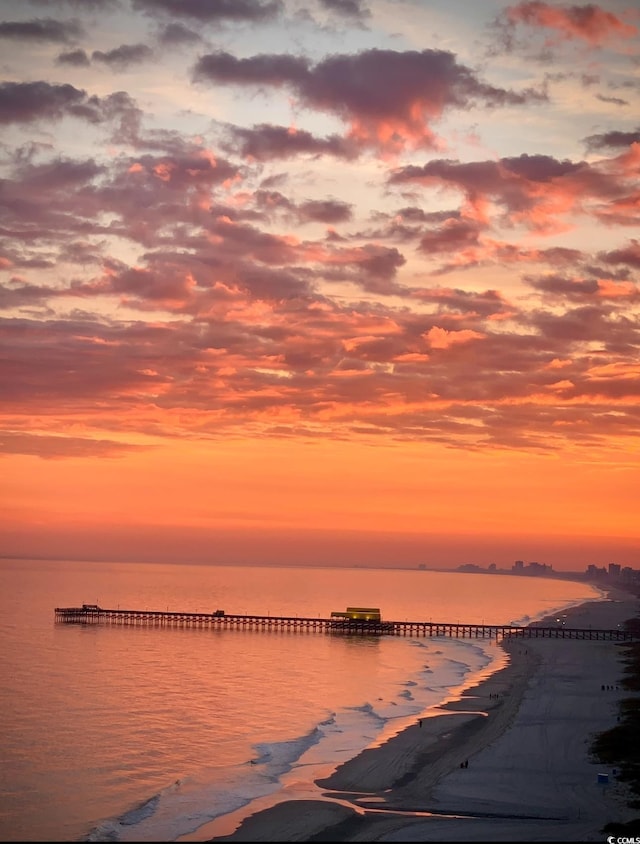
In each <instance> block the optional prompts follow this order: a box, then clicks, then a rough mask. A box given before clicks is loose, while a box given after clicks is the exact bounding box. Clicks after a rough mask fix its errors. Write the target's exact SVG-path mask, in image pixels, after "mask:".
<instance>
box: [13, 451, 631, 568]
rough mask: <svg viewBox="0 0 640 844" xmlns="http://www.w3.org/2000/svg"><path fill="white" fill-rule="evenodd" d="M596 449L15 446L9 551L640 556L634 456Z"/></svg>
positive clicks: (558, 563)
mask: <svg viewBox="0 0 640 844" xmlns="http://www.w3.org/2000/svg"><path fill="white" fill-rule="evenodd" d="M596 457H597V456H596V455H591V456H590V455H589V454H588V453H582V454H581V453H575V454H570V453H567V454H565V455H563V456H559V455H557V454H552V455H544V454H537V455H534V454H528V453H513V452H507V451H500V450H496V451H494V452H486V451H482V452H469V451H463V450H451V449H447V448H444V447H442V446H437V445H424V446H422V445H416V444H398V445H395V446H389V445H387V444H384V443H382V444H379V445H363V444H361V443H359V442H357V441H356V442H353V443H346V442H342V443H329V442H326V441H320V442H307V443H304V442H297V441H292V442H283V441H266V442H256V441H255V440H242V439H233V440H229V441H227V442H224V443H218V444H215V445H211V444H209V445H206V446H203V445H202V444H200V443H198V444H195V445H194V444H189V443H179V442H177V443H174V444H173V445H169V446H167V445H161V446H160V447H158V449H157V450H149V451H144V452H139V453H136V454H134V455H129V456H127V457H122V458H117V457H115V458H114V457H112V458H101V459H96V458H93V459H91V458H67V459H64V460H60V459H47V460H43V459H41V458H39V457H33V456H14V457H10V458H6V459H5V461H4V463H3V484H4V487H5V489H8V490H11V491H12V494H11V496H10V498H9V499H8V500H7V504H6V506H5V509H4V512H5V528H4V535H5V538H4V541H3V547H4V548H5V549H6V553H9V554H20V555H22V554H25V553H26V554H27V555H28V554H34V555H38V556H55V557H67V556H72V557H78V556H79V557H85V556H86V557H90V558H91V557H94V556H99V557H101V558H105V557H107V558H109V557H114V558H121V557H123V556H124V558H125V559H144V560H147V559H154V558H156V557H158V558H160V557H161V558H162V559H176V560H177V561H182V562H205V561H211V562H217V563H224V562H228V561H240V562H261V561H264V562H269V563H272V564H273V563H275V562H282V563H286V564H290V563H305V562H309V563H313V564H329V565H331V564H338V563H339V564H349V563H351V562H357V563H358V564H366V563H367V562H369V561H371V562H372V563H374V564H383V565H403V564H408V565H417V564H419V563H425V564H428V565H432V566H436V567H441V566H447V565H453V564H460V563H463V562H478V563H481V564H488V563H490V562H496V563H497V564H498V565H499V566H509V565H511V563H512V562H513V560H514V559H516V558H525V559H528V560H537V561H539V562H547V563H549V564H551V565H553V566H554V568H556V569H563V568H567V569H569V568H577V569H580V570H581V569H584V568H586V566H587V565H588V564H590V563H596V564H599V565H602V564H606V563H608V562H615V561H618V562H621V563H622V564H624V565H634V564H637V563H638V562H639V560H638V549H637V513H636V505H637V471H638V466H637V462H636V463H635V464H634V463H633V462H632V461H629V460H627V459H624V460H622V459H620V455H618V458H617V461H618V462H616V460H615V459H613V456H612V455H611V454H608V455H606V457H607V460H606V461H604V460H603V459H602V455H600V456H599V457H598V459H594V458H596ZM34 479H35V480H34ZM127 549H128V550H127Z"/></svg>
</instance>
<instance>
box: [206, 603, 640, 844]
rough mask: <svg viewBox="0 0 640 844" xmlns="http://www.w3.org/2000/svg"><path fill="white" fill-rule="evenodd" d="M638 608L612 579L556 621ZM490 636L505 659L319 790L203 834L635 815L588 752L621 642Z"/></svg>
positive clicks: (616, 670)
mask: <svg viewBox="0 0 640 844" xmlns="http://www.w3.org/2000/svg"><path fill="white" fill-rule="evenodd" d="M638 611H639V602H638V599H636V598H634V597H633V596H630V595H628V594H626V593H622V592H615V593H613V592H612V593H611V594H610V596H609V599H608V600H604V601H594V602H589V603H586V604H582V605H580V606H579V607H575V608H573V609H572V610H569V611H567V615H566V617H565V619H564V621H565V625H566V626H567V627H574V628H589V627H593V628H601V629H614V628H616V627H617V626H618V625H620V624H622V623H623V622H624V621H625V620H626V619H628V618H631V617H633V616H636V615H637V614H638ZM554 621H555V619H554ZM541 623H543V622H541ZM499 647H503V648H505V650H506V651H507V653H508V656H509V662H508V664H507V666H506V667H505V668H504V669H502V670H501V671H499V672H497V673H495V674H493V675H492V676H491V677H489V678H488V679H486V680H484V681H483V682H481V683H480V684H479V685H477V686H476V687H474V688H472V689H469V690H468V691H467V692H466V693H465V694H464V695H463V696H462V698H461V699H460V700H457V701H452V702H450V703H448V704H445V705H444V706H443V707H441V708H440V709H439V711H438V714H435V715H434V716H433V717H425V718H423V719H422V725H420V724H419V723H416V724H415V725H412V726H410V727H409V728H407V729H405V730H404V731H403V732H401V733H400V734H399V735H397V736H394V737H393V738H391V739H389V740H388V741H387V742H386V743H385V744H383V745H381V746H380V747H375V748H369V749H366V750H364V751H363V752H362V753H361V754H359V755H358V756H357V757H355V758H354V759H351V760H349V761H348V762H346V763H344V764H343V765H341V766H340V767H339V768H338V769H337V770H336V771H335V773H333V774H332V775H331V776H330V777H329V778H328V779H326V780H320V781H318V783H317V784H318V785H319V786H320V787H321V789H322V792H321V795H322V799H317V800H316V799H314V800H308V799H285V800H284V801H283V802H280V803H278V804H277V805H275V806H273V807H271V808H267V809H265V810H264V811H260V812H257V813H255V814H253V815H251V816H250V817H247V818H246V819H245V820H244V821H243V822H242V823H241V824H240V826H239V827H238V829H237V830H236V831H235V832H233V833H232V834H230V835H226V836H219V837H216V838H213V839H211V840H212V841H314V840H315V841H425V840H437V841H489V840H493V841H602V840H603V834H602V833H601V831H600V830H601V829H602V827H603V826H604V825H605V824H606V823H608V822H609V821H627V820H630V819H632V818H633V817H635V816H636V815H637V812H635V811H634V810H631V809H629V808H628V803H627V797H628V795H627V792H626V790H625V787H624V786H623V785H622V784H621V783H619V782H618V781H617V780H616V776H615V771H614V770H610V769H607V768H603V766H602V765H600V764H599V763H597V762H596V761H594V760H593V759H592V758H591V755H590V746H591V742H592V740H593V738H594V737H595V736H596V735H597V734H598V733H601V732H603V731H604V730H607V729H609V728H611V727H612V726H614V725H615V723H616V721H617V712H618V709H617V704H618V701H619V700H620V698H621V697H623V696H626V697H628V696H630V693H629V692H623V690H622V689H621V687H620V677H621V673H622V665H621V656H622V653H621V651H622V648H621V646H620V645H619V644H617V643H616V642H613V641H584V640H570V639H537V640H536V639H522V640H517V641H516V640H514V641H510V642H505V643H501V644H500V645H499ZM429 715H431V713H429ZM467 762H468V764H464V763H467ZM461 765H462V766H461ZM603 775H606V777H607V778H608V782H604V781H603V780H604V777H603Z"/></svg>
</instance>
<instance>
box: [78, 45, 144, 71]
mask: <svg viewBox="0 0 640 844" xmlns="http://www.w3.org/2000/svg"><path fill="white" fill-rule="evenodd" d="M152 56H153V50H152V49H151V48H150V47H147V45H146V44H121V45H120V46H119V47H114V49H113V50H107V51H106V52H103V51H102V50H94V51H93V53H92V54H91V58H92V59H93V60H94V61H97V62H102V63H103V64H106V65H109V67H112V68H114V69H115V70H126V69H127V68H129V67H131V66H132V65H136V64H141V63H142V62H145V61H148V60H149V59H150V58H151V57H152Z"/></svg>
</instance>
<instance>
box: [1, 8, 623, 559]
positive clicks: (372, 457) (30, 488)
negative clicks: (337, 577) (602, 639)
mask: <svg viewBox="0 0 640 844" xmlns="http://www.w3.org/2000/svg"><path fill="white" fill-rule="evenodd" d="M0 47H1V49H2V55H3V63H2V64H3V66H2V72H3V78H2V79H1V80H0V121H1V122H2V126H3V141H2V145H1V146H0V178H2V180H3V181H2V185H3V203H4V204H3V209H4V211H3V222H2V243H0V342H1V344H2V349H3V351H2V355H1V362H0V395H1V396H2V402H1V405H0V460H1V463H0V472H1V477H2V480H1V481H0V489H1V499H0V504H1V505H2V512H3V518H2V520H1V522H0V553H3V554H5V555H11V554H15V555H19V556H24V557H27V556H29V555H34V556H49V557H58V558H70V557H73V558H75V559H97V558H100V559H114V560H132V561H136V560H154V559H155V560H158V561H167V562H211V563H227V562H228V563H238V564H240V563H242V564H249V563H255V564H260V563H267V564H270V565H274V564H277V563H279V562H280V563H283V564H285V565H291V564H300V565H309V564H311V565H335V564H343V565H353V564H357V565H366V564H371V565H384V566H400V567H403V566H415V565H418V564H420V563H425V564H427V565H430V566H444V567H455V566H457V565H460V564H461V563H464V562H477V563H479V564H482V565H486V564H488V563H491V562H496V563H497V564H499V565H505V564H507V563H508V562H509V561H512V560H514V559H518V558H519V557H523V558H525V559H526V558H529V559H534V560H540V561H541V562H544V563H548V564H550V565H553V566H554V568H566V569H573V570H583V569H584V568H585V567H586V566H587V565H590V564H593V565H606V564H608V562H610V561H613V560H615V561H616V562H619V563H620V564H621V565H631V566H639V565H640V531H639V527H638V516H637V505H638V477H639V474H638V472H639V470H640V451H639V450H638V447H637V443H638V435H639V434H640V429H639V424H638V423H639V418H640V417H639V413H638V411H639V409H640V404H639V399H638V390H637V385H638V378H639V376H640V363H639V361H640V323H639V321H638V316H639V315H640V308H639V303H640V286H639V275H638V274H639V272H640V239H639V238H638V231H640V228H639V226H640V213H639V204H638V196H639V193H640V176H639V165H640V125H639V122H638V114H640V83H639V81H638V69H639V67H640V17H639V15H638V11H637V9H633V8H630V7H629V4H628V3H627V2H623V0H607V2H606V3H605V2H603V3H588V4H587V3H583V4H577V5H576V4H573V3H568V2H567V3H564V2H542V0H540V2H538V1H537V2H503V0H487V2H483V3H470V2H461V0H430V2H428V3H426V2H423V0H243V2H242V3H233V2H230V3H216V2H212V1H211V2H207V1H206V0H190V1H189V2H184V3H175V2H170V0H96V2H90V3H89V2H87V3H82V2H78V1H77V0H47V2H44V0H21V2H17V0H5V2H3V3H2V7H1V9H0Z"/></svg>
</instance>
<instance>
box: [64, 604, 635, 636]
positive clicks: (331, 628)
mask: <svg viewBox="0 0 640 844" xmlns="http://www.w3.org/2000/svg"><path fill="white" fill-rule="evenodd" d="M55 621H56V622H57V623H61V624H110V625H113V624H116V625H129V626H133V627H177V628H179V627H190V628H193V627H197V628H203V629H209V630H220V631H221V630H257V631H260V632H299V633H343V634H344V633H347V634H356V635H368V636H371V635H389V636H418V637H436V636H446V637H449V638H457V639H502V638H507V637H511V638H513V637H517V638H523V639H531V638H536V639H537V638H547V639H591V640H609V641H611V640H615V641H631V640H633V639H635V637H634V635H633V634H632V633H630V632H629V631H627V630H623V629H621V628H616V629H614V630H594V629H592V628H588V629H579V628H573V627H567V626H565V625H558V626H551V627H543V626H539V625H537V624H536V623H533V624H530V625H527V626H526V627H518V626H516V625H512V624H464V623H461V622H459V621H456V622H436V621H380V622H371V621H368V622H362V621H346V620H336V619H335V618H319V617H318V618H305V617H299V616H273V615H240V614H233V613H232V614H227V613H224V614H220V612H219V611H218V612H212V613H204V612H170V611H169V610H166V611H165V610H125V609H120V608H118V609H115V610H114V609H103V608H102V607H98V606H97V605H86V606H83V607H56V608H55Z"/></svg>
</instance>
